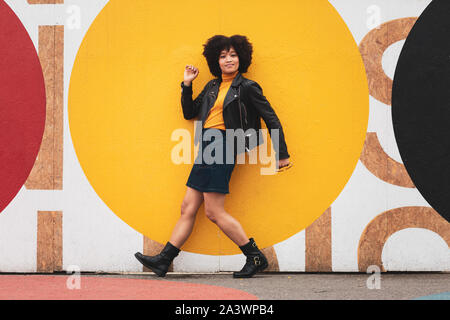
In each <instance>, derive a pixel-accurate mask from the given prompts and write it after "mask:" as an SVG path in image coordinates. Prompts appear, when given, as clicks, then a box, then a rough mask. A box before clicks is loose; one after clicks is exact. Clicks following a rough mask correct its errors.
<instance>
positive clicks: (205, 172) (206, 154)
mask: <svg viewBox="0 0 450 320" xmlns="http://www.w3.org/2000/svg"><path fill="white" fill-rule="evenodd" d="M206 130H215V131H214V132H215V133H220V135H219V136H220V137H219V138H217V139H216V137H215V136H214V135H212V136H211V140H210V141H208V140H205V139H204V138H203V137H204V134H205V132H206ZM225 133H226V131H225V130H222V129H217V128H202V135H201V139H200V143H202V148H201V150H200V149H199V151H198V154H197V157H196V159H195V161H194V165H193V166H192V170H191V173H190V174H189V178H188V180H187V182H186V186H188V187H191V188H193V189H196V190H198V191H201V192H219V193H230V191H229V183H230V179H231V173H232V172H233V169H234V166H235V164H236V156H235V155H234V157H233V159H234V160H233V161H231V162H232V163H226V158H227V154H229V153H230V152H231V153H233V149H232V146H230V145H229V144H228V145H227V143H226V138H225V137H226V135H225ZM213 142H214V144H213V145H212V146H211V147H210V148H208V150H205V149H206V147H207V146H208V145H210V144H212V143H213ZM215 148H218V150H219V149H220V150H222V156H220V154H217V157H216V152H215V151H216V149H215ZM211 160H213V161H211Z"/></svg>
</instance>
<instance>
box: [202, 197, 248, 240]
mask: <svg viewBox="0 0 450 320" xmlns="http://www.w3.org/2000/svg"><path fill="white" fill-rule="evenodd" d="M225 196H226V194H223V193H219V192H204V193H203V197H204V201H205V213H206V216H207V217H208V218H209V219H210V220H211V221H212V222H214V223H215V224H216V225H217V226H218V227H219V228H220V230H222V231H223V233H225V234H226V235H227V237H228V238H230V239H231V240H232V241H233V242H234V243H235V244H236V245H238V246H243V245H244V244H247V243H248V242H249V239H248V237H247V235H246V234H245V231H244V229H243V228H242V226H241V224H240V223H239V222H238V221H237V220H236V219H235V218H233V217H232V216H231V215H230V214H229V213H228V212H226V211H225V209H224V204H225Z"/></svg>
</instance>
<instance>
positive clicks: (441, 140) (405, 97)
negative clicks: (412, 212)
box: [392, 0, 450, 221]
mask: <svg viewBox="0 0 450 320" xmlns="http://www.w3.org/2000/svg"><path fill="white" fill-rule="evenodd" d="M392 120H393V124H394V133H395V138H396V140H397V145H398V148H399V151H400V155H401V157H402V160H403V163H404V164H405V167H406V170H407V171H408V173H409V175H410V177H411V179H412V180H413V182H414V184H415V185H416V187H417V189H418V190H419V192H420V193H421V194H422V195H423V197H424V198H425V199H426V200H427V202H428V203H429V204H430V205H431V206H432V207H433V208H434V209H435V210H436V211H437V212H439V214H440V215H441V216H443V217H444V218H445V219H446V220H447V221H450V1H449V0H434V1H433V2H431V4H430V5H429V6H428V7H427V8H426V9H425V10H424V12H423V13H422V15H421V16H420V17H419V19H418V21H417V22H416V24H415V25H414V27H413V28H412V30H411V32H410V34H409V35H408V38H407V39H406V41H405V44H404V46H403V49H402V52H401V54H400V57H399V61H398V64H397V67H396V70H395V76H394V84H393V88H392Z"/></svg>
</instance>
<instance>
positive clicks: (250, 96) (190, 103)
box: [181, 72, 289, 159]
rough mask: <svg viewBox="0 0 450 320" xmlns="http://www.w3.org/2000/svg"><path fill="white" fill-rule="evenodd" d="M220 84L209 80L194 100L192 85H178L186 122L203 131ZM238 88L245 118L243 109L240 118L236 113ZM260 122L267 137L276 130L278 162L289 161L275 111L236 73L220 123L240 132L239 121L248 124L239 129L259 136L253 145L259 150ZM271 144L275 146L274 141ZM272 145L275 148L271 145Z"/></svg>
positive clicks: (253, 83)
mask: <svg viewBox="0 0 450 320" xmlns="http://www.w3.org/2000/svg"><path fill="white" fill-rule="evenodd" d="M221 82H222V79H221V78H215V79H212V80H210V81H209V82H208V83H207V84H206V85H205V87H204V88H203V90H202V92H201V93H200V94H199V95H198V96H197V98H195V100H193V99H192V84H191V85H190V86H185V85H184V82H183V81H182V82H181V88H182V90H181V105H182V108H183V116H184V118H185V119H186V120H189V119H193V118H197V119H198V120H200V121H201V125H202V128H203V125H204V123H205V121H206V118H207V116H208V114H209V111H210V110H211V108H212V107H213V106H214V103H215V102H216V99H217V95H218V91H219V87H220V84H221ZM239 86H240V87H241V90H240V94H241V104H244V105H245V106H246V108H245V109H246V110H247V114H244V111H243V110H244V108H242V114H240V113H239V103H238V90H239ZM261 118H263V120H264V122H265V123H266V126H267V128H268V129H269V130H268V131H269V134H270V135H271V132H270V129H279V154H278V159H285V158H289V153H288V151H287V146H286V141H285V138H284V133H283V128H282V126H281V123H280V120H279V119H278V117H277V115H276V114H275V111H274V110H273V108H272V107H271V105H270V103H269V102H268V101H267V99H266V97H265V96H264V95H263V92H262V88H261V87H260V86H259V84H258V83H257V82H256V81H253V80H250V79H247V78H245V77H244V76H243V75H242V74H241V73H240V72H238V74H237V75H236V76H235V78H234V79H233V81H232V83H231V86H230V89H229V90H228V92H227V95H226V96H225V100H224V102H223V120H224V123H225V128H226V129H238V128H242V126H241V120H242V119H244V120H242V121H245V119H246V120H247V122H244V123H245V124H244V126H245V129H244V128H242V129H244V130H248V129H249V128H253V129H255V130H256V132H257V133H258V134H257V144H256V145H257V146H259V145H260V144H261V143H262V142H264V140H263V136H262V133H261V130H260V129H261ZM272 143H274V141H273V138H272ZM195 144H197V143H195ZM274 145H276V144H275V143H274Z"/></svg>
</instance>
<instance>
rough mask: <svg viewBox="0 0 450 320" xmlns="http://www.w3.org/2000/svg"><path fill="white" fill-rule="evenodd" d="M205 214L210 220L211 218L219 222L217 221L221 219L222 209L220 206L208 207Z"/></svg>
mask: <svg viewBox="0 0 450 320" xmlns="http://www.w3.org/2000/svg"><path fill="white" fill-rule="evenodd" d="M205 215H206V217H207V218H208V219H209V220H211V221H212V222H214V223H217V221H218V220H219V219H220V217H221V215H222V211H221V210H220V208H211V207H206V208H205Z"/></svg>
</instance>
